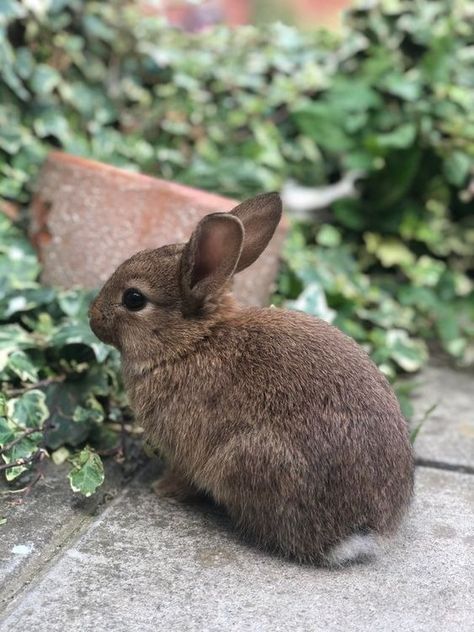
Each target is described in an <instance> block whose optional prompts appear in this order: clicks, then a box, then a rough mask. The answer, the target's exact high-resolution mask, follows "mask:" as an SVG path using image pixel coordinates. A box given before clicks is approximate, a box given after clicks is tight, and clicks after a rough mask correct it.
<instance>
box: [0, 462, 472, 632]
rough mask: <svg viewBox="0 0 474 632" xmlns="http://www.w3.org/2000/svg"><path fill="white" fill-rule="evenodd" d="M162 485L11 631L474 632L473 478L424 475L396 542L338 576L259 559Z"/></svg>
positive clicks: (7, 627)
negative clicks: (167, 494) (159, 494)
mask: <svg viewBox="0 0 474 632" xmlns="http://www.w3.org/2000/svg"><path fill="white" fill-rule="evenodd" d="M151 478H152V476H151V475H150V477H149V478H147V479H145V480H142V481H141V482H140V483H139V484H138V483H137V484H133V485H132V486H131V488H130V489H129V490H128V491H127V492H126V493H125V494H124V495H123V496H122V497H120V498H118V499H117V500H116V501H115V502H114V503H112V504H111V505H110V507H108V508H107V509H106V510H105V511H104V512H103V513H102V514H101V515H100V516H99V517H98V518H97V519H96V520H95V521H94V523H93V524H92V525H91V526H90V527H89V528H88V530H87V532H86V533H84V534H83V535H82V536H81V537H80V538H79V539H78V540H77V542H76V543H75V544H74V545H73V546H72V547H71V548H69V549H68V550H67V551H66V552H65V554H64V555H63V557H62V558H61V559H60V560H59V561H58V562H57V563H56V564H55V565H54V566H52V567H51V568H50V569H49V570H48V571H47V572H46V573H45V574H44V575H43V577H42V578H41V579H39V581H38V582H37V583H36V584H34V585H32V586H31V589H30V591H29V592H28V593H27V594H26V595H25V596H24V597H23V598H22V599H17V600H16V601H15V602H13V603H12V604H11V607H10V608H9V611H8V615H7V616H6V618H5V619H4V621H3V624H0V630H1V631H2V632H11V631H12V630H35V632H42V631H45V632H46V631H48V632H55V631H56V630H57V631H61V632H73V631H74V632H75V631H79V630H80V631H81V632H88V631H92V630H93V631H94V632H97V631H99V632H101V631H108V630H114V631H115V632H122V631H123V632H125V631H126V632H134V631H140V632H148V631H149V632H159V631H161V630H163V631H164V630H173V631H176V632H179V631H196V632H197V631H199V632H208V631H209V632H214V631H215V632H222V631H223V630H225V631H233V630H235V631H238V632H247V631H256V632H257V631H258V632H267V631H268V632H279V631H282V632H283V631H285V632H286V631H288V630H291V631H292V632H293V631H298V632H299V631H301V632H306V631H308V632H310V631H311V632H315V631H318V630H322V631H325V632H331V631H333V630H334V631H336V630H337V631H340V630H344V631H348V632H359V631H361V632H362V631H363V632H367V630H376V631H379V630H381V631H384V632H391V631H393V632H395V630H396V631H397V632H398V631H399V630H403V631H404V632H411V631H413V632H415V631H416V632H425V631H426V632H433V631H436V630H443V631H446V632H449V631H450V630H455V631H456V632H468V631H469V632H471V631H472V622H473V621H474V602H473V600H472V592H473V589H474V574H473V547H474V477H473V476H472V475H468V474H459V473H455V472H445V471H441V470H437V469H431V468H419V470H418V472H417V495H416V501H415V503H414V507H413V510H412V512H411V515H410V517H409V519H408V520H407V524H406V527H405V528H404V530H403V533H402V534H401V535H400V536H399V538H398V539H397V541H396V542H394V543H393V544H392V546H391V547H390V548H389V549H388V551H387V553H386V554H385V555H384V556H383V557H381V558H380V559H379V560H378V561H376V562H374V563H372V564H369V565H365V566H355V567H351V568H347V569H344V570H338V571H334V570H327V569H325V570H322V569H317V568H314V567H311V566H306V567H301V566H298V565H297V564H294V563H290V562H286V561H283V560H280V559H278V558H275V557H271V556H269V555H267V554H264V553H263V552H259V551H257V550H255V549H252V548H251V547H249V546H247V545H245V544H243V543H242V542H240V541H239V540H238V539H237V537H236V536H235V534H234V533H233V531H232V530H231V529H230V527H229V525H228V523H227V521H226V519H225V518H224V517H223V516H222V515H221V514H219V513H217V512H216V511H215V510H213V509H212V508H209V507H207V508H203V507H196V506H184V505H180V504H177V503H173V502H172V501H164V500H158V499H157V498H156V497H155V496H154V495H153V494H152V493H151V492H150V489H149V486H150V479H151Z"/></svg>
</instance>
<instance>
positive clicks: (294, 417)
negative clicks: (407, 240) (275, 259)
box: [90, 194, 413, 562]
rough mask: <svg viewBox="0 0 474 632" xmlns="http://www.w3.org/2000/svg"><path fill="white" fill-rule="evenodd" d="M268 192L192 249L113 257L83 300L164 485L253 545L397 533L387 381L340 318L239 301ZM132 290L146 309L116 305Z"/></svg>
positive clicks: (391, 400) (400, 484)
mask: <svg viewBox="0 0 474 632" xmlns="http://www.w3.org/2000/svg"><path fill="white" fill-rule="evenodd" d="M280 214H281V203H280V200H279V197H278V196H277V195H276V194H268V195H264V196H259V197H257V198H254V199H253V200H250V201H248V202H246V203H243V204H242V205H240V206H239V207H237V209H234V211H233V212H232V214H231V215H230V214H213V215H210V216H208V217H207V218H205V219H204V220H202V221H201V222H200V224H199V225H198V227H197V229H196V231H195V232H194V234H193V236H192V237H191V239H190V241H189V242H188V244H186V245H173V246H165V247H164V248H159V249H157V250H152V251H146V252H140V253H138V254H137V255H135V256H133V257H132V258H131V259H129V260H128V261H126V262H125V263H123V264H122V265H121V266H120V267H119V268H118V269H117V271H116V272H115V273H114V274H113V276H112V277H111V278H110V279H109V281H108V282H107V283H106V284H105V286H104V288H103V289H102V291H101V293H100V294H99V296H98V297H97V299H96V300H95V302H94V304H93V305H92V307H91V312H90V315H91V326H92V328H93V330H94V331H95V333H96V334H97V335H98V336H99V337H100V338H102V340H104V341H105V342H109V343H111V344H114V345H115V346H116V347H118V348H119V349H120V351H121V353H122V358H123V373H124V378H125V383H126V387H127V389H128V393H129V396H130V401H131V405H132V407H133V409H134V411H135V413H136V416H137V419H138V420H139V422H140V423H141V424H142V425H143V427H144V429H145V432H146V434H147V436H148V438H149V440H150V441H151V442H153V443H154V444H156V445H157V446H158V447H159V448H160V450H162V452H163V453H164V455H165V457H166V459H167V461H168V463H169V472H168V474H167V475H165V478H164V479H163V480H162V481H161V482H160V483H159V485H158V487H161V492H162V493H172V494H174V495H177V496H182V497H185V496H188V495H192V494H193V493H195V492H198V491H204V492H206V493H208V494H210V495H211V496H212V497H213V498H214V499H215V500H216V501H217V502H218V503H221V504H222V505H224V506H225V507H226V509H227V510H228V512H229V514H230V516H231V517H232V519H233V520H234V522H235V523H236V524H237V525H238V527H240V529H241V530H242V531H243V532H244V533H246V534H247V535H249V536H251V537H252V538H253V539H254V540H256V541H257V542H258V543H259V544H261V545H262V546H264V547H266V548H270V549H273V550H276V551H279V552H280V553H282V554H284V555H287V556H291V557H295V558H297V559H299V560H304V561H316V562H318V561H321V560H322V559H323V556H324V554H325V552H327V551H328V550H329V549H330V547H332V546H334V545H336V544H337V543H338V542H340V541H341V540H342V539H344V538H345V537H347V536H350V535H351V534H353V533H374V534H380V535H384V534H389V533H392V532H393V531H394V530H395V528H396V527H397V525H398V524H399V522H400V520H401V518H402V515H403V513H404V510H405V508H406V507H407V505H408V503H409V500H410V497H411V494H412V484H413V456H412V449H411V446H410V443H409V440H408V433H407V425H406V422H405V420H404V419H403V417H402V414H401V412H400V408H399V405H398V402H397V400H396V398H395V395H394V394H393V392H392V390H391V388H390V386H389V384H388V383H387V380H386V379H385V377H384V376H383V375H382V374H381V373H380V372H379V370H378V369H377V368H376V366H375V365H374V364H373V363H372V361H371V360H370V359H369V357H368V356H367V354H366V353H365V352H364V351H363V350H362V349H361V348H360V347H359V346H358V345H357V344H356V343H355V342H354V341H353V340H351V339H350V338H348V337H347V336H345V335H344V334H343V333H341V332H340V331H339V330H338V329H336V328H335V327H333V326H331V325H329V324H327V323H325V322H324V321H322V320H319V319H317V318H313V317H311V316H308V315H305V314H302V313H298V312H292V311H291V312H290V311H286V310H282V309H271V308H268V309H258V308H243V307H240V306H239V305H238V304H237V303H236V301H235V300H234V298H233V297H232V295H231V293H230V291H229V282H230V281H231V278H232V275H233V273H234V271H236V270H240V269H243V268H244V267H246V266H247V265H250V263H252V262H253V261H254V260H255V259H256V258H257V257H258V255H259V254H260V253H261V252H262V251H263V250H264V248H265V247H266V245H267V243H268V241H269V239H270V238H271V236H272V234H273V232H274V230H275V227H276V225H277V224H278V221H279V219H280ZM130 287H136V288H138V289H140V290H141V291H142V292H143V293H144V294H145V295H146V296H147V297H148V298H149V301H150V302H149V304H148V305H147V306H146V307H145V309H143V310H142V311H139V312H128V311H127V309H126V308H125V307H124V306H123V305H122V304H121V297H122V294H123V292H124V290H126V289H127V288H130Z"/></svg>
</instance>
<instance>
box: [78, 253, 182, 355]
mask: <svg viewBox="0 0 474 632" xmlns="http://www.w3.org/2000/svg"><path fill="white" fill-rule="evenodd" d="M183 248H184V246H181V245H174V246H164V247H162V248H158V249H157V250H147V251H142V252H139V253H137V254H136V255H134V256H133V257H131V258H130V259H128V260H127V261H125V262H124V263H122V264H121V265H120V266H119V267H118V268H117V270H116V271H115V272H114V274H113V275H112V276H111V277H110V279H109V280H108V281H107V283H106V284H105V285H104V287H103V288H102V290H101V291H100V293H99V295H98V296H97V298H96V299H95V300H94V301H93V303H92V305H91V307H90V310H89V317H90V326H91V329H92V331H93V332H94V333H95V334H96V336H97V337H98V338H99V339H100V340H102V341H103V342H105V343H107V344H112V345H114V346H115V347H117V348H118V349H119V350H121V351H130V350H132V351H133V350H135V351H136V352H137V353H141V354H143V352H144V350H145V349H146V348H147V347H148V348H150V347H153V348H155V347H156V344H158V343H159V341H160V340H161V341H162V342H164V341H165V339H166V338H167V337H169V335H170V332H171V331H172V330H173V329H175V327H176V324H177V323H178V322H182V321H183V315H182V296H181V292H180V283H179V276H180V263H181V254H182V251H183ZM154 350H155V351H156V349H154Z"/></svg>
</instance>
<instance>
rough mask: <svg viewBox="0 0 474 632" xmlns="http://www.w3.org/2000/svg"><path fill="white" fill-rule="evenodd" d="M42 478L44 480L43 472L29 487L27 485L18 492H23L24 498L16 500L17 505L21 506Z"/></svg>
mask: <svg viewBox="0 0 474 632" xmlns="http://www.w3.org/2000/svg"><path fill="white" fill-rule="evenodd" d="M42 478H44V473H43V472H42V471H39V472H38V473H37V475H36V476H35V477H34V478H33V479H32V480H31V481H30V482H29V483H28V485H26V487H22V488H21V489H19V490H17V491H18V492H22V494H23V496H22V497H21V498H17V499H15V501H14V502H15V504H16V505H20V504H21V503H22V502H23V501H24V500H25V498H26V497H27V496H28V494H29V493H30V492H31V490H32V489H33V487H34V486H35V485H36V483H37V482H38V481H40V480H41V479H42Z"/></svg>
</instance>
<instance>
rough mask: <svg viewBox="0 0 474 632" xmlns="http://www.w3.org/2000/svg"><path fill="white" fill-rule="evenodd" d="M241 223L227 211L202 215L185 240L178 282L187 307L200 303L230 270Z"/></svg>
mask: <svg viewBox="0 0 474 632" xmlns="http://www.w3.org/2000/svg"><path fill="white" fill-rule="evenodd" d="M243 241H244V227H243V225H242V222H241V221H240V220H239V219H238V218H237V217H234V216H233V215H230V214H228V213H212V214H211V215H206V217H204V218H203V219H202V220H201V221H200V222H199V224H198V225H197V227H196V229H195V230H194V232H193V234H192V235H191V239H190V240H189V241H188V243H187V244H186V246H185V248H184V251H183V255H182V263H181V284H182V289H183V292H184V295H185V297H186V298H187V299H188V303H189V305H188V307H191V308H193V307H196V306H199V305H202V304H203V302H204V300H205V299H206V298H207V297H209V296H212V295H214V294H215V293H216V292H218V291H219V290H220V289H222V287H223V286H224V285H225V284H226V283H227V281H228V280H229V279H230V278H231V276H232V275H233V274H234V271H235V268H236V266H237V263H238V261H239V258H240V253H241V251H242V243H243Z"/></svg>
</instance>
